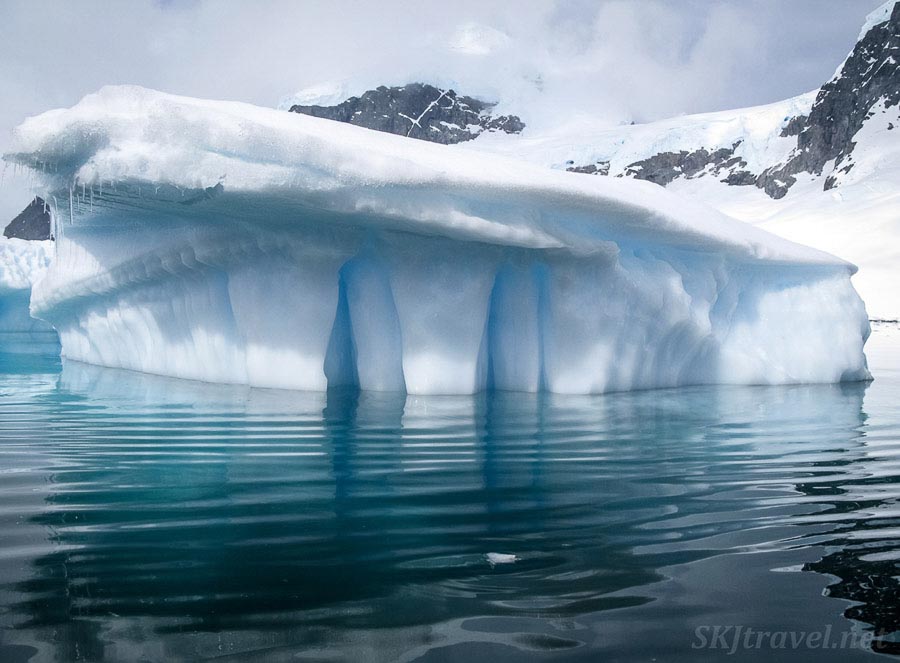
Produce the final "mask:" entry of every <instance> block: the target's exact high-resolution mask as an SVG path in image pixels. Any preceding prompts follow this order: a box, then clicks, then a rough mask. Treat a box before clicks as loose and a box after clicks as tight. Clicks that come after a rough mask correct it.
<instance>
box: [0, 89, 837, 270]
mask: <svg viewBox="0 0 900 663" xmlns="http://www.w3.org/2000/svg"><path fill="white" fill-rule="evenodd" d="M6 158H7V159H8V160H12V161H15V162H18V163H22V164H26V165H29V166H31V167H33V168H35V169H37V170H39V171H42V172H44V173H45V174H46V175H47V183H48V184H47V186H48V187H49V188H51V189H52V188H54V187H55V188H57V189H61V188H63V187H64V186H70V185H71V186H75V187H76V193H81V192H82V189H81V187H83V186H88V187H91V188H92V189H94V190H99V189H100V188H101V187H102V186H104V183H106V184H105V185H106V186H107V188H108V187H109V186H111V185H113V184H114V183H130V184H142V183H143V184H146V185H148V186H152V187H154V190H155V189H156V188H158V187H159V186H160V185H169V186H171V187H176V188H178V189H181V190H185V191H197V190H205V189H211V188H215V187H217V186H220V185H221V186H220V189H219V190H221V189H224V191H226V192H236V193H242V192H253V193H262V194H267V195H272V196H277V197H278V198H279V200H280V201H281V202H282V203H285V204H292V205H296V206H297V213H298V214H301V213H305V214H308V210H309V209H311V208H312V209H316V208H318V209H322V210H327V211H329V212H337V213H340V214H342V215H349V216H351V217H352V216H354V215H359V216H365V222H366V223H370V224H375V223H378V224H382V225H384V226H394V227H400V226H402V227H403V228H404V229H406V230H412V231H414V232H418V233H422V234H430V235H442V236H446V237H452V238H456V239H465V240H475V241H481V242H487V243H493V244H503V245H509V246H520V247H532V248H566V249H569V250H572V251H575V252H578V253H589V252H591V251H593V250H596V249H598V248H600V249H602V248H603V247H605V246H607V242H608V241H610V240H612V241H616V240H628V239H632V240H636V241H642V242H644V241H651V242H653V243H659V244H670V245H679V246H684V247H690V248H692V249H693V250H698V251H711V252H721V251H727V252H729V253H731V254H733V255H735V256H740V257H742V258H746V259H752V260H774V261H787V262H805V263H819V264H838V263H839V262H840V261H838V260H837V259H836V258H834V257H832V256H830V255H828V254H824V253H822V252H819V251H816V250H814V249H810V248H808V247H804V246H800V245H797V244H793V243H791V242H788V241H786V240H783V239H780V238H778V237H776V236H774V235H771V234H769V233H766V232H764V231H760V230H758V229H755V228H753V227H751V226H749V225H746V224H743V223H740V222H738V221H736V220H733V219H731V218H729V217H727V216H725V215H723V214H721V213H718V212H715V211H714V210H712V209H710V208H708V207H705V206H703V205H701V204H698V203H693V202H690V201H686V200H683V199H681V198H678V197H676V196H674V195H672V194H670V193H668V192H666V191H665V190H664V189H662V188H661V187H658V186H655V185H652V184H648V183H642V182H624V181H619V180H617V179H601V178H590V179H589V178H578V177H571V176H570V175H568V174H565V173H548V172H547V171H546V169H544V168H539V167H536V166H530V165H527V164H523V163H519V162H517V161H515V160H512V159H507V158H502V157H495V156H492V155H485V154H484V153H482V152H478V151H475V150H469V149H466V148H459V147H457V148H456V149H453V150H449V149H446V148H445V147H444V146H440V145H430V144H419V143H412V142H410V141H409V140H405V139H403V138H401V137H397V136H392V135H387V134H384V133H379V132H374V131H369V130H366V129H361V128H358V127H354V126H350V125H346V124H342V123H338V122H330V121H327V120H321V119H317V118H312V117H307V116H304V115H298V114H290V115H289V114H287V113H284V112H280V111H276V110H271V109H265V108H259V107H256V106H252V105H248V104H243V103H237V102H224V101H205V100H198V99H192V98H188V97H180V96H175V95H170V94H164V93H161V92H156V91H153V90H147V89H143V88H139V87H130V86H115V87H106V88H103V89H102V90H100V91H99V92H98V93H96V94H92V95H89V96H87V97H85V98H84V99H83V100H82V101H81V102H79V103H78V104H77V105H75V106H74V107H73V108H70V109H65V110H55V111H50V112H47V113H44V114H43V115H40V116H38V117H34V118H31V119H28V120H26V121H25V122H24V123H23V124H22V125H21V126H19V127H18V128H17V129H16V131H15V144H14V147H13V150H12V152H11V153H10V154H8V155H6ZM301 209H302V210H306V211H305V212H301Z"/></svg>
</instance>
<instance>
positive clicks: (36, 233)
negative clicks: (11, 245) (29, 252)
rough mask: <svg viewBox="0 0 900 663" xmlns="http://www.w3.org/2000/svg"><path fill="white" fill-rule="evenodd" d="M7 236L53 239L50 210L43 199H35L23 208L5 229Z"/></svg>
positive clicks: (4, 232)
mask: <svg viewBox="0 0 900 663" xmlns="http://www.w3.org/2000/svg"><path fill="white" fill-rule="evenodd" d="M3 235H4V236H5V237H9V238H13V237H17V238H19V239H30V240H42V239H52V237H51V235H50V212H49V210H48V208H47V205H46V203H45V202H44V201H43V199H41V198H39V197H37V196H35V199H34V200H32V201H31V203H30V204H29V205H28V207H26V208H25V209H23V210H22V211H21V212H20V213H19V215H18V216H17V217H16V218H14V219H13V220H12V221H10V222H9V224H8V225H7V226H6V228H5V229H4V230H3Z"/></svg>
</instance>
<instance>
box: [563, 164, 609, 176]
mask: <svg viewBox="0 0 900 663" xmlns="http://www.w3.org/2000/svg"><path fill="white" fill-rule="evenodd" d="M574 163H575V162H574V161H571V162H569V164H567V166H566V170H567V171H568V172H570V173H584V174H585V175H609V161H597V162H596V163H589V164H587V165H586V166H576V165H574Z"/></svg>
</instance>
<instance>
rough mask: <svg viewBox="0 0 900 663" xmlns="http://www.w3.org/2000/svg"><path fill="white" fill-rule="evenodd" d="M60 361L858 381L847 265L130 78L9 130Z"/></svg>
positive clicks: (524, 172)
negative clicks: (44, 255) (42, 209)
mask: <svg viewBox="0 0 900 663" xmlns="http://www.w3.org/2000/svg"><path fill="white" fill-rule="evenodd" d="M5 158H6V159H7V160H9V161H12V162H14V163H17V164H22V165H25V166H27V167H29V168H31V169H33V170H34V171H35V181H36V185H35V188H36V190H37V191H36V192H37V193H39V194H40V195H41V196H42V197H43V198H44V199H45V200H47V201H48V203H49V204H50V205H51V207H52V211H53V219H54V226H55V227H54V230H55V236H56V238H57V242H56V244H57V246H56V255H55V258H54V260H53V261H52V263H51V264H50V267H49V269H48V270H47V272H46V274H45V275H44V277H43V278H42V279H41V280H40V281H38V282H37V283H36V284H35V286H34V288H33V291H32V297H31V312H32V314H33V315H34V316H35V317H38V318H40V319H43V320H46V321H48V322H49V323H50V324H52V325H53V326H54V327H55V328H56V329H57V330H58V332H59V336H60V341H61V344H62V354H63V355H64V356H65V357H67V358H69V359H74V360H78V361H82V362H87V363H93V364H99V365H105V366H112V367H119V368H126V369H133V370H138V371H144V372H149V373H156V374H161V375H167V376H173V377H181V378H189V379H196V380H204V381H210V382H223V383H239V384H249V385H252V386H259V387H277V388H290V389H304V390H323V389H326V388H328V387H334V386H356V387H359V388H362V389H372V390H384V391H392V390H397V391H402V390H405V391H406V392H407V393H410V394H448V393H454V394H468V393H474V392H477V391H479V390H482V389H503V390H520V391H540V390H549V391H553V392H562V393H579V394H586V393H600V392H606V391H612V390H630V389H644V388H655V387H671V386H680V385H691V384H706V383H740V384H757V383H759V384H774V383H797V382H838V381H843V380H862V379H868V378H869V373H868V370H867V368H866V359H865V355H864V352H863V348H864V344H865V341H866V338H867V336H868V333H869V323H868V319H867V316H866V311H865V307H864V305H863V302H862V300H861V299H860V298H859V296H858V295H857V293H856V291H855V290H854V288H853V286H852V284H851V280H850V279H851V276H852V274H853V273H854V272H855V267H854V266H853V265H851V264H849V263H847V262H844V261H842V260H840V259H838V258H835V257H834V256H831V255H829V254H826V253H822V252H820V251H817V250H814V249H811V248H808V247H805V246H801V245H798V244H794V243H791V242H789V241H787V240H783V239H780V238H777V237H775V236H774V235H771V234H769V233H767V232H765V231H762V230H760V229H757V228H753V227H751V226H749V225H746V224H744V223H741V222H739V221H736V220H734V219H732V218H730V217H727V216H725V215H723V214H721V213H719V212H716V211H714V210H713V209H711V208H709V207H707V206H705V205H702V204H700V203H697V202H692V201H687V200H683V199H681V198H679V197H678V196H676V195H674V194H672V193H670V192H668V191H666V190H665V189H663V188H661V187H658V186H656V185H653V184H650V183H647V182H641V181H633V180H622V179H615V178H589V177H576V176H572V175H571V174H567V173H563V172H553V171H549V170H547V169H544V168H541V167H537V166H533V165H528V164H525V163H521V162H519V161H516V160H512V159H509V158H504V157H501V156H496V155H490V154H486V153H483V152H479V151H477V150H474V149H469V148H465V147H460V146H456V147H455V148H448V147H446V146H443V145H437V144H431V143H427V142H424V141H413V140H408V139H405V138H403V137H398V136H394V135H390V134H385V133H378V132H373V131H369V130H366V129H363V128H359V127H355V126H352V125H347V124H341V123H337V122H332V121H329V120H324V119H319V118H314V117H309V116H304V115H298V114H293V113H286V112H283V111H277V110H273V109H264V108H259V107H255V106H251V105H248V104H243V103H236V102H222V101H206V100H198V99H191V98H187V97H180V96H174V95H170V94H164V93H160V92H156V91H152V90H147V89H143V88H137V87H122V86H116V87H107V88H103V89H102V90H100V91H99V92H98V93H95V94H92V95H89V96H87V97H85V98H84V99H83V100H82V101H81V102H79V103H78V104H77V105H75V106H74V107H72V108H69V109H60V110H54V111H50V112H47V113H44V114H43V115H40V116H37V117H34V118H30V119H28V120H26V121H25V122H24V123H23V124H22V125H21V126H19V127H18V128H17V130H16V132H15V143H14V148H13V150H12V151H11V152H10V153H9V154H7V155H6V156H5Z"/></svg>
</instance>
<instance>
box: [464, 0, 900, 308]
mask: <svg viewBox="0 0 900 663" xmlns="http://www.w3.org/2000/svg"><path fill="white" fill-rule="evenodd" d="M898 102H900V3H895V0H890V1H889V2H887V3H885V4H884V5H883V6H882V7H881V8H880V9H878V10H876V11H875V12H873V13H872V14H871V15H870V16H869V18H868V19H867V21H866V24H865V26H864V28H863V31H862V32H861V34H860V39H859V42H858V43H857V44H856V46H855V47H854V48H853V50H852V52H851V53H850V54H849V55H848V57H847V58H846V60H845V61H844V62H843V63H842V64H841V66H840V67H838V69H837V71H836V72H835V75H834V77H833V78H832V79H831V80H830V81H829V82H827V83H826V84H825V85H823V86H822V88H821V89H819V90H816V91H814V92H811V93H809V94H804V95H801V96H798V97H795V98H793V99H788V100H786V101H783V102H778V103H774V104H770V105H767V106H760V107H756V108H748V109H740V110H735V111H724V112H718V113H707V114H701V115H692V116H684V117H679V118H673V119H670V120H663V121H660V122H653V123H649V124H643V125H632V126H623V127H614V128H609V127H607V126H597V125H596V124H593V123H591V122H587V121H582V122H581V123H578V124H570V125H567V126H562V127H559V128H557V129H555V130H553V131H552V132H547V133H544V134H541V135H536V134H535V133H534V132H530V131H529V130H528V129H526V130H525V131H524V132H523V134H522V135H521V136H507V135H502V134H486V135H484V136H482V137H480V138H479V139H478V141H476V142H475V143H474V144H473V146H474V147H476V148H478V149H483V150H486V151H491V152H495V153H500V154H503V155H506V156H510V157H514V158H518V159H524V160H527V161H530V162H532V163H535V164H540V165H544V166H549V167H552V168H557V169H566V170H569V171H573V172H576V173H587V174H591V175H595V176H597V175H599V176H603V175H608V176H613V177H633V178H637V179H646V180H648V181H651V182H655V183H657V184H661V185H664V186H667V187H669V188H670V189H672V190H674V191H676V192H677V193H679V194H680V195H682V196H685V197H690V198H694V199H697V200H701V201H703V202H706V203H709V204H711V205H713V206H715V207H717V208H718V209H720V210H722V211H724V212H726V213H728V214H730V215H732V216H735V217H737V218H739V219H742V220H744V221H747V222H748V223H753V224H757V225H761V226H762V227H765V228H766V229H768V230H770V231H772V232H775V233H777V234H781V235H783V236H784V237H788V238H790V239H792V240H795V241H799V242H802V243H805V244H809V245H811V246H816V247H818V248H821V249H823V250H826V251H829V252H833V253H836V254H837V255H840V256H842V257H845V258H847V259H848V260H851V261H853V262H854V263H856V264H858V265H859V266H860V268H861V271H860V274H859V275H858V276H857V277H856V281H855V282H856V283H857V286H858V288H859V290H860V293H861V294H862V296H863V298H864V299H865V301H866V303H867V306H868V309H869V312H870V314H872V315H873V316H874V317H880V318H894V319H896V318H898V317H900V294H898V293H900V206H898V205H897V202H898V196H900V106H898ZM523 116H524V117H525V119H526V120H527V119H528V118H527V114H524V113H523Z"/></svg>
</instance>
